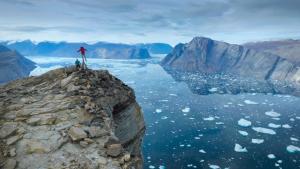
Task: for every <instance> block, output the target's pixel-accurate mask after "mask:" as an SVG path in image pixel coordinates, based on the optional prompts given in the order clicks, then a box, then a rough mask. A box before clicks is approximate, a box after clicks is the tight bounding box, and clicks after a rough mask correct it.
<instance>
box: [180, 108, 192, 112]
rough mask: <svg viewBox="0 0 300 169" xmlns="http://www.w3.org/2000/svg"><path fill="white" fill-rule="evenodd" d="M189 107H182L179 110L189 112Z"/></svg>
mask: <svg viewBox="0 0 300 169" xmlns="http://www.w3.org/2000/svg"><path fill="white" fill-rule="evenodd" d="M190 110H191V109H190V108H189V107H185V108H184V109H182V110H181V111H182V112H183V113H188V112H190Z"/></svg>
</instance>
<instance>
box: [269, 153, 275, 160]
mask: <svg viewBox="0 0 300 169" xmlns="http://www.w3.org/2000/svg"><path fill="white" fill-rule="evenodd" d="M268 158H269V159H274V158H276V157H275V155H274V154H268Z"/></svg>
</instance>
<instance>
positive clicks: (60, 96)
mask: <svg viewBox="0 0 300 169" xmlns="http://www.w3.org/2000/svg"><path fill="white" fill-rule="evenodd" d="M0 124H1V127H0V147H1V149H0V168H4V169H11V168H17V169H25V168H26V169H27V168H32V169H33V168H55V169H56V168H73V169H141V168H142V164H143V160H142V156H141V140H142V137H143V134H144V130H145V123H144V119H143V114H142V112H141V108H140V106H139V105H138V103H137V102H136V101H135V95H134V91H133V90H132V89H131V88H129V87H128V86H127V85H125V84H123V83H122V82H121V81H120V80H119V79H117V78H115V77H114V76H112V75H110V74H109V73H108V71H104V70H99V71H92V70H86V71H77V70H75V69H74V68H61V69H56V70H53V71H50V72H48V73H45V74H43V75H41V76H38V77H29V78H26V79H22V80H17V81H14V82H11V83H9V84H7V85H5V86H2V87H0Z"/></svg>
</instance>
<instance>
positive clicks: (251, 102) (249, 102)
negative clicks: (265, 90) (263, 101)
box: [244, 100, 258, 104]
mask: <svg viewBox="0 0 300 169" xmlns="http://www.w3.org/2000/svg"><path fill="white" fill-rule="evenodd" d="M244 103H246V104H258V103H257V102H254V101H251V100H245V101H244Z"/></svg>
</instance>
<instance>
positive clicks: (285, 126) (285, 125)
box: [282, 124, 292, 129]
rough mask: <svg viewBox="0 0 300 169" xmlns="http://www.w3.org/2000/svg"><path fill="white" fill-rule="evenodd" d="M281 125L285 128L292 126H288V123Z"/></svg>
mask: <svg viewBox="0 0 300 169" xmlns="http://www.w3.org/2000/svg"><path fill="white" fill-rule="evenodd" d="M282 127H283V128H286V129H290V128H292V126H290V125H288V124H284V125H282Z"/></svg>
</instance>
